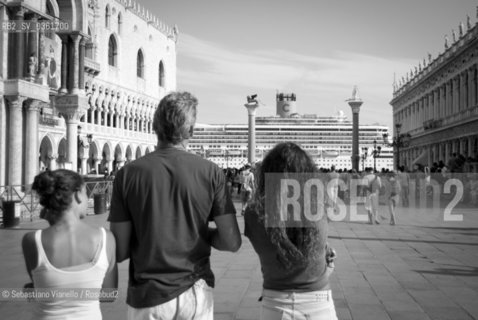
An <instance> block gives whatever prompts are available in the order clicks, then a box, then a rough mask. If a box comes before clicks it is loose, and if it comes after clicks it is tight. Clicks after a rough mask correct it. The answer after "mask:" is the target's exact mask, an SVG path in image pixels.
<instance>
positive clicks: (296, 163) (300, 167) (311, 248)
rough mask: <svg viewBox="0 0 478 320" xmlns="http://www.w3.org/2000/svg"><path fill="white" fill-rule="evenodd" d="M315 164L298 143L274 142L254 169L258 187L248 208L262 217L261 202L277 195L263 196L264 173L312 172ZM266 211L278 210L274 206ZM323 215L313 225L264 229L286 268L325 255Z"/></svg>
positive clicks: (325, 232) (263, 218) (277, 194)
mask: <svg viewBox="0 0 478 320" xmlns="http://www.w3.org/2000/svg"><path fill="white" fill-rule="evenodd" d="M315 172H317V167H316V165H315V163H314V161H313V160H312V159H311V158H310V156H309V155H308V154H307V152H305V151H304V150H302V149H301V148H300V147H299V146H298V145H296V144H294V143H291V142H286V143H280V144H278V145H276V146H275V147H274V148H273V149H272V150H270V151H269V153H268V154H267V155H266V157H265V158H264V160H263V161H262V163H261V164H260V165H259V166H258V170H257V179H256V182H257V189H256V193H255V198H254V202H253V204H252V205H251V208H252V209H254V210H255V212H256V213H257V214H258V215H259V220H260V221H262V222H264V221H265V205H264V202H265V201H266V200H267V201H271V202H272V201H275V200H277V199H265V198H266V190H265V188H266V186H265V176H266V174H267V173H315ZM267 194H268V195H271V194H274V196H277V197H278V196H279V194H280V192H272V193H271V192H267ZM273 211H274V212H272V213H269V214H277V215H278V214H279V212H276V210H273ZM325 224H326V219H321V220H320V221H318V223H317V224H316V227H311V226H308V227H287V226H285V225H279V226H274V227H266V232H267V234H268V236H269V238H270V240H271V242H272V244H273V245H274V246H275V247H276V248H277V253H278V257H277V258H278V260H279V261H280V262H281V264H282V265H283V266H284V267H285V268H291V267H293V266H303V265H304V264H307V263H309V262H312V261H317V260H318V259H320V257H321V256H324V257H325V253H324V250H325V241H326V238H327V230H326V225H325Z"/></svg>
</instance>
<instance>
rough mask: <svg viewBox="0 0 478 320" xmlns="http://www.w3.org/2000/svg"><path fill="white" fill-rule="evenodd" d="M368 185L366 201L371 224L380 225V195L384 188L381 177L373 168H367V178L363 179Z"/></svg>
mask: <svg viewBox="0 0 478 320" xmlns="http://www.w3.org/2000/svg"><path fill="white" fill-rule="evenodd" d="M363 178H364V180H365V183H366V186H367V188H366V192H367V193H366V201H365V210H367V213H368V217H369V223H370V224H380V221H379V220H378V216H379V214H378V207H379V203H378V200H379V194H380V188H382V181H381V180H380V177H379V176H378V175H377V174H376V173H375V172H374V171H373V168H365V176H364V177H363Z"/></svg>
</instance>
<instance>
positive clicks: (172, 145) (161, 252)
mask: <svg viewBox="0 0 478 320" xmlns="http://www.w3.org/2000/svg"><path fill="white" fill-rule="evenodd" d="M197 104H198V101H197V99H196V98H195V97H194V96H193V95H192V94H190V93H188V92H172V93H170V94H168V95H166V96H165V97H164V98H163V99H162V100H161V102H160V103H159V106H158V108H157V110H156V112H155V114H154V120H153V128H154V131H155V132H156V134H157V136H158V146H157V148H156V150H155V151H154V152H151V153H149V154H147V155H145V156H144V157H141V158H139V159H137V160H135V161H133V162H131V163H129V164H127V165H126V166H124V167H123V168H122V169H121V170H119V171H118V172H117V174H116V178H115V180H114V185H113V195H112V200H111V213H110V216H109V221H110V222H111V230H112V231H113V233H114V235H115V237H116V241H117V247H118V249H117V259H118V261H123V260H126V259H128V258H129V259H130V263H129V282H128V292H127V297H126V302H127V304H128V319H130V320H131V319H179V320H181V319H212V318H213V314H214V310H213V305H214V302H213V295H212V287H214V274H213V272H212V270H211V263H210V255H211V247H214V248H216V249H218V250H224V251H237V250H238V249H239V247H240V245H241V236H240V233H239V228H238V225H237V220H236V215H235V214H234V212H230V211H232V210H227V209H226V205H227V203H228V201H231V200H230V197H228V194H227V192H226V181H225V175H224V173H223V172H222V170H221V169H220V168H219V167H218V166H217V165H216V164H214V163H212V162H211V161H208V160H206V159H203V158H201V157H199V156H197V155H196V154H193V153H190V152H188V151H186V147H187V143H188V139H189V138H190V137H191V136H192V134H193V131H194V125H195V121H196V107H197ZM229 205H231V203H229ZM210 221H214V223H215V224H216V226H217V228H210V227H209V222H210Z"/></svg>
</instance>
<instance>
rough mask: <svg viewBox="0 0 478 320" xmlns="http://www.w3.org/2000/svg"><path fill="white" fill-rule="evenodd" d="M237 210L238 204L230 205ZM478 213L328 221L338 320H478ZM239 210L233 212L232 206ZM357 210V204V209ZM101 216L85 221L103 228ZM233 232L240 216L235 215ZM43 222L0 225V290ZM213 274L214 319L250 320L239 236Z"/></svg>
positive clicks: (250, 275) (253, 315)
mask: <svg viewBox="0 0 478 320" xmlns="http://www.w3.org/2000/svg"><path fill="white" fill-rule="evenodd" d="M236 206H237V207H238V208H240V204H238V203H236ZM477 211H478V210H476V209H475V208H467V209H456V210H454V211H453V213H454V214H463V219H464V220H463V221H461V222H444V221H443V216H442V213H439V212H434V211H433V209H408V208H399V209H398V211H397V213H398V217H397V221H398V225H396V226H390V225H389V224H388V213H387V208H386V207H384V206H381V207H380V212H381V213H382V216H384V218H382V219H383V220H382V223H381V224H380V225H368V224H366V223H364V222H351V221H345V222H331V223H330V225H329V242H330V244H331V245H332V246H333V247H334V248H335V249H336V251H337V254H338V258H337V260H336V270H335V273H334V274H333V276H332V278H331V286H332V290H333V296H334V302H335V306H336V309H337V313H338V316H339V319H341V320H348V319H353V320H361V319H366V320H374V319H377V320H388V319H391V320H402V319H403V320H405V319H406V320H414V319H417V320H428V319H437V320H438V319H440V320H441V319H450V320H460V319H478V303H477V302H478V212H477ZM238 212H240V210H238ZM358 213H359V214H362V215H363V209H361V208H359V210H358ZM106 218H107V215H106V214H102V215H92V216H88V217H87V218H86V221H88V223H91V224H94V225H105V226H107V225H108V223H107V222H106ZM237 218H238V221H239V225H240V227H241V231H243V227H244V220H243V217H242V216H241V215H239V214H238V216H237ZM45 226H46V223H45V222H43V221H33V222H22V223H21V225H20V226H19V227H18V228H15V229H0V248H1V249H0V250H1V251H2V257H1V262H0V287H1V288H19V287H22V286H23V284H24V283H26V282H29V279H28V276H27V273H26V270H25V266H24V262H23V256H22V252H21V247H20V242H21V238H22V236H23V234H24V233H25V232H28V231H30V230H34V229H37V228H43V227H45ZM212 266H213V270H214V273H215V275H216V284H217V285H216V288H215V290H214V297H215V319H218V320H222V319H244V320H246V319H258V318H259V317H260V302H258V298H259V297H260V295H261V289H262V277H261V271H260V265H259V260H258V258H257V256H256V254H255V252H254V250H253V248H252V246H251V244H250V242H249V241H248V239H247V238H243V245H242V247H241V249H240V250H239V251H238V252H237V253H224V252H218V251H216V250H214V251H213V254H212ZM127 269H128V262H123V263H121V264H120V265H119V272H120V294H119V299H118V300H117V301H116V302H114V303H109V304H103V305H102V310H103V315H104V319H126V309H127V308H126V304H125V298H126V296H125V288H126V286H127ZM31 308H32V304H31V303H27V302H14V301H7V302H0V318H1V319H18V320H22V319H29V316H30V312H31Z"/></svg>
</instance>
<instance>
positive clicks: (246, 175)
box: [241, 163, 256, 215]
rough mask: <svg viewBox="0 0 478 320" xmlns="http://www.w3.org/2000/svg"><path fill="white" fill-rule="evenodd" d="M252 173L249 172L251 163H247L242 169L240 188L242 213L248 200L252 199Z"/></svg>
mask: <svg viewBox="0 0 478 320" xmlns="http://www.w3.org/2000/svg"><path fill="white" fill-rule="evenodd" d="M255 187H256V186H255V182H254V173H252V172H251V165H250V164H249V163H248V164H246V165H245V166H244V169H243V170H242V188H241V190H242V191H241V201H242V215H244V212H245V211H246V209H247V206H248V204H249V202H250V201H251V200H252V195H253V194H254V189H255Z"/></svg>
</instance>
